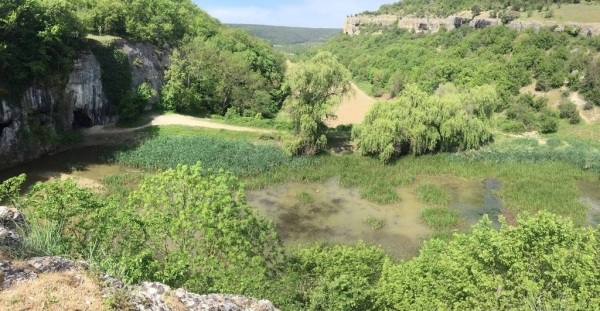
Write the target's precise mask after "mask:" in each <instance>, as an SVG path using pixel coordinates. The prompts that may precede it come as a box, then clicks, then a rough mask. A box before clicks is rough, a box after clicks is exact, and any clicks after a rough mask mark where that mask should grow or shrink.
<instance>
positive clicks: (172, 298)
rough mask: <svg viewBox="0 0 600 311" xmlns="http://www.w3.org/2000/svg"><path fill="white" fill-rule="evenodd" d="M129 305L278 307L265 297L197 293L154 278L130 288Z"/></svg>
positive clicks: (265, 310)
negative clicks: (130, 303) (172, 287)
mask: <svg viewBox="0 0 600 311" xmlns="http://www.w3.org/2000/svg"><path fill="white" fill-rule="evenodd" d="M130 290H131V293H132V297H133V300H132V302H133V305H134V307H135V308H136V310H140V311H172V310H173V309H172V307H171V305H173V304H177V305H179V306H180V307H185V308H186V309H187V310H190V311H200V310H215V311H217V310H218V311H278V309H277V308H275V306H273V303H271V302H270V301H268V300H256V299H254V298H248V297H244V296H239V295H222V294H209V295H198V294H194V293H190V292H188V291H187V290H185V289H182V288H179V289H177V290H172V289H171V288H170V287H169V286H167V285H164V284H162V283H157V282H144V283H142V284H140V285H136V286H133V287H132V288H131V289H130Z"/></svg>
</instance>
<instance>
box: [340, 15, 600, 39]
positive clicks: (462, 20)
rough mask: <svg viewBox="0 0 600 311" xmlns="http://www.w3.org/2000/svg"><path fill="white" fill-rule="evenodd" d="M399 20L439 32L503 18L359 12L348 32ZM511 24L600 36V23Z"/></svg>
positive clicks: (401, 24)
mask: <svg viewBox="0 0 600 311" xmlns="http://www.w3.org/2000/svg"><path fill="white" fill-rule="evenodd" d="M395 21H398V28H400V29H407V30H410V31H414V32H432V33H433V32H437V31H439V30H440V29H442V27H444V28H445V29H447V30H452V29H456V28H460V27H463V26H468V27H472V28H475V29H483V28H486V27H491V26H498V25H502V21H501V20H500V19H498V18H481V17H477V18H469V17H464V16H450V17H448V18H446V19H443V18H412V17H402V16H396V15H357V16H352V17H348V18H346V20H345V22H344V33H346V34H348V35H357V34H360V28H361V26H364V25H367V24H373V25H380V26H391V25H392V24H393V23H394V22H395ZM508 27H510V28H511V29H515V30H517V31H523V30H525V29H528V28H533V29H535V31H536V32H537V31H539V29H540V28H542V27H555V28H554V30H555V31H564V30H565V29H566V28H567V27H570V28H571V29H578V30H579V33H578V35H579V36H597V35H600V23H576V22H566V23H557V22H525V21H519V20H515V21H512V22H510V23H509V24H508Z"/></svg>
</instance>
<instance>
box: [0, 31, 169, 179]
mask: <svg viewBox="0 0 600 311" xmlns="http://www.w3.org/2000/svg"><path fill="white" fill-rule="evenodd" d="M115 46H116V47H117V48H120V49H122V50H123V51H124V52H125V53H126V54H127V56H128V58H129V65H130V67H131V70H132V85H131V89H132V90H137V88H138V87H139V86H140V85H141V84H142V83H144V82H148V84H149V86H150V87H151V88H153V89H155V90H156V91H157V95H158V94H159V92H160V88H161V87H162V86H163V84H164V71H165V69H166V66H167V64H168V57H167V56H166V55H165V52H164V51H159V50H157V49H155V48H154V47H152V46H151V45H148V44H143V43H135V44H134V43H130V42H128V41H126V40H118V41H117V42H115ZM157 100H158V96H157V97H155V98H154V99H153V100H152V101H151V103H156V101H157ZM116 118H117V109H116V105H115V103H113V102H111V101H110V100H109V99H108V98H107V97H106V95H105V92H104V90H103V87H102V70H101V68H100V64H99V63H98V61H97V59H96V57H95V56H94V55H93V54H92V53H91V52H90V51H83V52H82V53H81V55H80V56H79V58H78V59H77V60H76V61H75V63H74V66H73V71H72V72H71V73H70V75H69V82H68V83H67V84H66V86H65V85H60V84H59V85H35V86H32V87H29V88H28V89H27V90H26V91H25V92H24V93H23V94H22V95H21V96H20V97H17V96H12V97H11V96H6V98H0V169H3V168H6V167H10V166H13V165H16V164H19V163H22V162H25V161H29V160H33V159H36V158H39V157H40V156H43V155H45V154H48V153H51V152H52V151H54V150H55V149H56V148H57V147H58V143H57V139H56V138H57V135H56V133H58V132H61V131H64V130H67V129H71V128H73V127H91V126H94V125H104V124H108V123H111V122H114V121H115V120H116Z"/></svg>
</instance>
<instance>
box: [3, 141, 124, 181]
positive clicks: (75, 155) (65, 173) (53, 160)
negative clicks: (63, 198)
mask: <svg viewBox="0 0 600 311" xmlns="http://www.w3.org/2000/svg"><path fill="white" fill-rule="evenodd" d="M113 152H114V150H112V149H110V148H107V147H106V146H91V147H82V148H76V149H71V150H67V151H64V152H61V153H57V154H54V155H51V156H47V157H44V158H41V159H38V160H35V161H32V162H28V163H24V164H21V165H18V166H15V167H12V168H9V169H6V170H3V171H0V183H1V182H3V181H4V180H6V179H8V178H10V177H14V176H17V175H19V174H23V173H25V174H26V175H27V180H26V182H25V184H24V185H23V187H22V189H23V190H26V189H28V188H29V187H30V186H31V185H32V184H34V183H36V182H38V181H47V180H52V179H55V178H62V179H64V178H66V177H73V178H74V179H75V181H76V182H77V183H78V184H80V185H81V186H87V187H92V188H96V187H101V185H100V183H99V181H100V180H102V178H104V177H106V176H108V175H112V174H116V173H119V172H123V171H124V170H125V169H124V168H123V167H120V166H118V165H115V164H111V161H110V159H111V158H112V155H113Z"/></svg>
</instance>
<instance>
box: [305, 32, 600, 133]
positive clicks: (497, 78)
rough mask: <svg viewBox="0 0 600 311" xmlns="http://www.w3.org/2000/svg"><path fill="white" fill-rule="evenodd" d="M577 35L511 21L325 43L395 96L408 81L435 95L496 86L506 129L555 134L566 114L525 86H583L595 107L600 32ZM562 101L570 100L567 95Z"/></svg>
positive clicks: (371, 87) (365, 79) (369, 85)
mask: <svg viewBox="0 0 600 311" xmlns="http://www.w3.org/2000/svg"><path fill="white" fill-rule="evenodd" d="M372 31H375V29H373V30H372ZM574 34H576V33H570V32H561V33H556V32H554V31H552V29H550V28H543V29H542V30H541V31H539V33H536V32H535V31H534V30H533V29H529V30H526V31H523V32H517V31H514V30H511V29H509V28H508V27H505V26H496V27H489V28H486V29H483V30H476V29H473V28H470V27H463V28H460V29H457V30H452V31H440V32H438V33H434V34H414V33H411V32H409V31H407V30H403V29H385V30H384V31H383V33H382V34H380V35H369V34H368V33H365V34H363V35H358V36H347V35H340V36H338V37H336V38H334V39H333V40H331V41H329V42H328V43H326V44H325V45H324V46H323V47H322V49H324V50H328V51H331V52H332V53H334V54H335V55H336V56H338V58H339V60H340V61H341V62H342V63H343V64H344V65H345V66H346V67H347V68H349V69H350V71H351V72H352V75H353V79H354V80H355V81H357V82H358V84H359V85H361V86H362V87H363V88H365V89H366V90H367V91H368V92H370V93H371V94H372V95H374V96H380V95H383V94H388V95H390V96H391V97H395V96H397V95H398V94H400V92H401V91H402V90H403V89H404V88H405V86H406V85H408V84H416V85H417V86H418V88H419V89H421V90H423V91H425V92H427V93H429V94H433V93H434V92H436V91H438V90H440V88H441V86H442V85H444V84H448V83H451V84H453V85H454V86H456V87H458V88H459V89H461V88H467V89H469V88H473V87H477V86H482V85H492V86H493V87H494V88H495V89H496V90H497V92H498V95H499V96H500V98H501V101H500V104H499V105H498V106H497V108H496V109H497V110H496V111H497V112H502V111H506V116H507V121H506V122H505V123H503V124H502V125H501V126H502V127H503V128H504V129H505V130H508V131H516V132H519V131H521V132H522V131H525V130H538V131H541V132H555V131H556V129H557V124H556V122H557V118H558V117H559V115H557V114H556V112H555V111H554V110H552V109H549V108H550V105H549V103H548V100H547V99H545V97H540V96H536V95H533V94H520V90H521V88H523V87H525V86H528V85H530V84H532V83H535V90H536V91H539V93H538V94H543V92H548V91H550V90H553V89H560V90H562V92H563V93H565V94H566V95H567V96H568V94H569V92H570V91H577V90H578V91H579V92H580V93H581V94H582V95H583V96H584V97H585V98H586V99H587V101H588V104H589V108H590V109H591V108H593V105H594V104H595V105H600V96H599V95H600V86H599V83H598V81H600V80H599V79H600V75H599V70H598V59H597V55H598V52H599V51H600V38H599V37H592V38H589V37H576V36H574ZM308 55H311V54H310V53H309V54H308ZM562 101H564V102H565V105H567V104H569V105H570V102H569V101H568V99H567V98H566V97H565V98H564V99H563V100H562ZM556 104H557V103H551V105H556ZM567 114H568V113H565V114H563V117H565V118H566V117H567ZM575 114H576V115H578V114H577V112H575ZM573 122H574V123H578V122H579V120H578V119H574V120H573Z"/></svg>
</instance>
